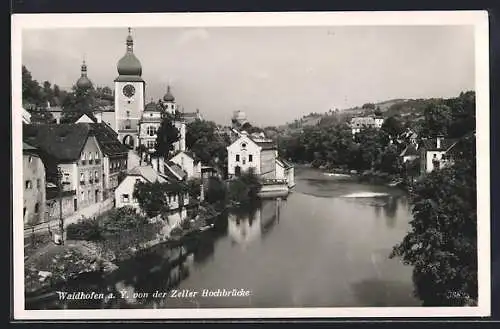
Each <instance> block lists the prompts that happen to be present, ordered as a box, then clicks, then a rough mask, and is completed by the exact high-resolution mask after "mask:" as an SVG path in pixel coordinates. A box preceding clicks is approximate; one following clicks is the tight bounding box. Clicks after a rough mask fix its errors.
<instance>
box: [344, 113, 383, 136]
mask: <svg viewBox="0 0 500 329" xmlns="http://www.w3.org/2000/svg"><path fill="white" fill-rule="evenodd" d="M383 123H384V118H383V117H380V116H367V117H354V118H352V119H351V122H350V124H349V126H350V127H351V132H352V134H353V135H355V134H357V133H359V132H360V131H361V130H362V129H365V128H375V129H380V128H382V125H383Z"/></svg>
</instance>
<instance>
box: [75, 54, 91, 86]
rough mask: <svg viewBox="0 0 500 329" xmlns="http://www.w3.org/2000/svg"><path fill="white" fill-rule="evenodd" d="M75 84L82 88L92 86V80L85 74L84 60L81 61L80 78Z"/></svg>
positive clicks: (85, 65)
mask: <svg viewBox="0 0 500 329" xmlns="http://www.w3.org/2000/svg"><path fill="white" fill-rule="evenodd" d="M76 86H77V87H78V88H80V89H83V90H88V89H90V88H92V82H91V81H90V79H89V78H88V76H87V64H86V63H85V60H83V62H82V66H81V73H80V78H78V80H77V81H76Z"/></svg>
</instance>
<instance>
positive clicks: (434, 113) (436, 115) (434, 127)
mask: <svg viewBox="0 0 500 329" xmlns="http://www.w3.org/2000/svg"><path fill="white" fill-rule="evenodd" d="M451 121H452V117H451V109H450V107H449V106H448V105H446V104H443V103H442V102H433V103H431V104H429V105H428V106H427V107H426V108H425V110H424V122H423V125H422V134H423V135H424V136H429V137H436V136H438V135H443V136H446V135H447V133H448V127H449V126H450V123H451Z"/></svg>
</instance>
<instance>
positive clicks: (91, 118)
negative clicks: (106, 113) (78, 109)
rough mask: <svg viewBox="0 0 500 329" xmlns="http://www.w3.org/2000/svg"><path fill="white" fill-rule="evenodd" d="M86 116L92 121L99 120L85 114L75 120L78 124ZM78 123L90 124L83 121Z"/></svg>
mask: <svg viewBox="0 0 500 329" xmlns="http://www.w3.org/2000/svg"><path fill="white" fill-rule="evenodd" d="M85 116H86V117H88V118H89V119H90V121H92V122H97V118H96V117H95V116H94V115H93V114H92V113H83V114H82V115H80V116H79V117H78V119H76V120H75V122H78V121H79V120H80V119H83V118H84V117H85ZM78 123H88V122H85V121H81V122H78Z"/></svg>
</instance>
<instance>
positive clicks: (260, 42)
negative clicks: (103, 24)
mask: <svg viewBox="0 0 500 329" xmlns="http://www.w3.org/2000/svg"><path fill="white" fill-rule="evenodd" d="M127 33H128V32H127V29H126V28H57V29H32V30H24V31H23V34H22V62H23V65H26V67H27V68H28V70H30V71H31V73H32V76H33V78H34V79H36V80H38V81H39V82H43V81H45V80H47V81H50V82H51V83H55V84H58V85H59V86H60V87H61V88H62V89H69V88H71V86H72V85H73V84H74V83H75V82H76V80H77V79H78V78H79V76H80V65H81V63H82V60H83V58H85V61H86V63H87V66H88V76H89V78H90V79H91V81H92V82H93V84H94V85H96V86H109V87H110V88H112V89H113V83H114V82H113V80H114V79H115V78H116V76H117V75H118V73H117V68H116V64H117V62H118V60H119V59H120V58H121V57H122V56H123V55H124V54H125V38H126V37H127ZM132 36H133V38H134V53H135V54H136V56H137V57H138V58H139V60H140V61H141V64H142V72H143V73H142V77H143V79H144V80H145V81H146V96H145V99H146V102H147V101H150V100H151V99H154V100H157V99H158V98H160V97H162V96H163V95H164V94H165V92H166V89H167V85H168V84H170V85H171V88H172V93H173V94H174V96H175V97H176V101H177V103H178V104H179V105H181V106H183V107H184V109H185V111H187V112H188V111H189V112H190V111H195V110H196V109H197V108H198V109H200V112H201V113H202V115H203V117H204V118H205V119H208V120H213V121H215V122H217V123H220V124H229V122H230V119H231V116H232V113H233V111H236V110H241V111H244V112H245V113H246V114H247V117H248V120H249V121H250V122H251V123H253V124H255V125H259V126H267V125H280V124H284V123H286V122H291V121H293V120H294V119H297V118H300V117H302V116H303V115H305V114H308V113H310V112H320V113H321V112H326V111H328V110H329V109H335V108H338V109H345V108H350V107H354V106H361V105H362V104H364V103H367V102H378V101H384V100H389V99H393V98H427V97H455V96H458V94H459V93H460V92H461V91H466V90H474V81H475V72H474V29H473V26H444V25H443V26H330V27H328V26H325V27H293V26H292V27H208V28H173V27H156V28H137V29H134V28H133V29H132Z"/></svg>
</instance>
